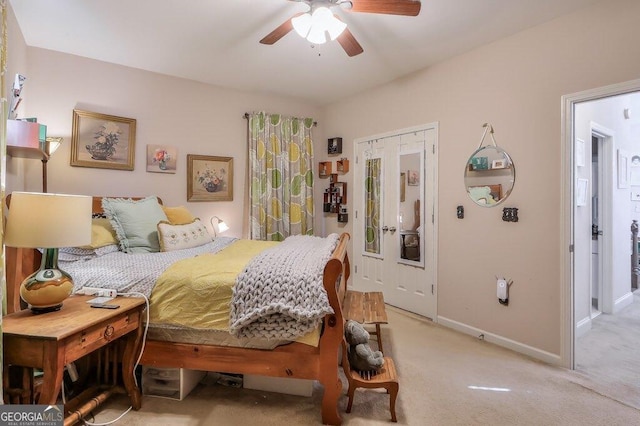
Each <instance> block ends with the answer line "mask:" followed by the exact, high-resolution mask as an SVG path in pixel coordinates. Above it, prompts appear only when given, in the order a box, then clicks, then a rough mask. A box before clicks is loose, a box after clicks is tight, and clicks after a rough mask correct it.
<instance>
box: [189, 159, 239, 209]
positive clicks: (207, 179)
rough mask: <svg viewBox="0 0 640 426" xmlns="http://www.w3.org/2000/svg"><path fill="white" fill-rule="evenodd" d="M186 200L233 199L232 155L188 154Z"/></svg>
mask: <svg viewBox="0 0 640 426" xmlns="http://www.w3.org/2000/svg"><path fill="white" fill-rule="evenodd" d="M187 201H233V157H213V156H210V155H194V154H188V155H187Z"/></svg>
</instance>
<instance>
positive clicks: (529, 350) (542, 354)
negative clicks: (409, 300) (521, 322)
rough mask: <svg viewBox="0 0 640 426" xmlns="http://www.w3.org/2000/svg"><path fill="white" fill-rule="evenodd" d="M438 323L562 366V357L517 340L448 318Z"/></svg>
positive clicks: (439, 318)
mask: <svg viewBox="0 0 640 426" xmlns="http://www.w3.org/2000/svg"><path fill="white" fill-rule="evenodd" d="M438 323H439V324H440V325H443V326H445V327H449V328H452V329H454V330H456V331H460V332H462V333H464V334H469V335H471V336H474V337H478V336H479V335H481V334H484V340H486V341H487V342H490V343H493V344H495V345H498V346H502V347H503V348H507V349H511V350H512V351H515V352H519V353H521V354H524V355H527V356H530V357H531V358H535V359H538V360H540V361H544V362H546V363H548V364H552V365H558V366H562V359H561V357H560V355H557V354H552V353H550V352H546V351H543V350H540V349H537V348H534V347H532V346H529V345H525V344H523V343H520V342H516V341H515V340H511V339H507V338H506V337H502V336H499V335H497V334H493V333H489V332H487V331H485V330H481V329H479V328H475V327H471V326H469V325H467V324H463V323H461V322H458V321H454V320H452V319H449V318H446V317H442V316H438Z"/></svg>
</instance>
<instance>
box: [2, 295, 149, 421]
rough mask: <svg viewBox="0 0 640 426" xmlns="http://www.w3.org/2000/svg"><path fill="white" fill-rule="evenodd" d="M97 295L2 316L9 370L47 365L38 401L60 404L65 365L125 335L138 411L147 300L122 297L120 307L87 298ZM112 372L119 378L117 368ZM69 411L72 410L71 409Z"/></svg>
mask: <svg viewBox="0 0 640 426" xmlns="http://www.w3.org/2000/svg"><path fill="white" fill-rule="evenodd" d="M92 298H93V297H91V296H71V297H69V298H68V299H66V300H65V301H64V304H63V305H62V308H61V309H60V310H59V311H55V312H48V313H45V314H41V315H34V314H33V313H32V312H31V311H30V310H24V311H20V312H16V313H13V314H10V315H7V316H5V317H4V318H3V319H2V332H3V336H2V339H3V363H4V370H5V374H6V371H7V370H8V368H7V367H8V366H20V367H30V368H40V369H42V370H43V383H42V389H41V392H40V396H39V398H38V401H37V402H38V404H55V403H56V401H57V399H58V395H59V394H60V387H61V385H62V377H63V373H64V366H65V365H67V364H69V363H71V362H74V361H76V360H77V359H79V358H81V357H83V356H85V355H88V354H90V353H92V352H94V351H96V350H98V349H100V348H102V347H105V346H107V345H108V344H109V343H112V342H115V341H116V340H118V339H121V341H124V342H123V343H124V344H125V346H124V352H123V356H122V380H123V383H124V387H125V389H126V392H127V393H128V395H129V398H130V399H131V404H132V406H133V408H134V409H136V410H137V409H139V408H140V404H141V396H140V389H139V388H138V386H137V385H136V383H135V380H134V376H133V368H134V365H135V362H136V358H137V356H138V354H139V350H140V340H141V337H142V312H143V310H144V308H145V302H144V299H142V298H128V297H118V298H116V299H114V300H113V301H112V302H111V303H112V304H116V305H120V307H119V308H118V309H97V308H91V306H90V305H89V304H88V303H86V302H87V300H90V299H92ZM113 352H114V353H115V352H116V351H115V350H114V351H113ZM111 375H112V376H114V377H115V373H114V374H111ZM65 408H67V407H65ZM74 408H75V407H74ZM65 411H67V413H65V414H68V408H67V409H65ZM65 424H66V422H65Z"/></svg>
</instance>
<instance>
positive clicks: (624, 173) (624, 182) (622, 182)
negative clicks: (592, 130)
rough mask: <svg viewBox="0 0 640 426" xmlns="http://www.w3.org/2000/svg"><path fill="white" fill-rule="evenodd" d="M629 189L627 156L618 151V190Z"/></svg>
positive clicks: (622, 151)
mask: <svg viewBox="0 0 640 426" xmlns="http://www.w3.org/2000/svg"><path fill="white" fill-rule="evenodd" d="M628 187H629V154H627V153H626V152H625V151H624V150H622V149H619V150H618V188H619V189H624V188H628Z"/></svg>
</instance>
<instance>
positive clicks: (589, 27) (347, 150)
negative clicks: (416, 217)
mask: <svg viewBox="0 0 640 426" xmlns="http://www.w3.org/2000/svg"><path fill="white" fill-rule="evenodd" d="M637 16H640V2H637V1H635V0H613V1H604V2H602V3H600V4H597V5H595V6H594V7H590V8H587V9H584V10H582V11H580V12H578V13H575V14H572V15H569V16H566V17H563V18H561V19H558V20H555V21H552V22H550V23H547V24H544V25H541V26H538V27H534V28H531V29H529V30H526V31H524V32H522V33H519V34H517V35H514V36H512V37H508V38H505V39H503V40H500V41H498V42H495V43H492V44H490V45H487V46H485V47H482V48H479V49H476V50H473V51H471V52H468V53H466V54H464V55H461V56H458V57H456V58H453V59H451V60H448V61H446V62H444V63H441V64H439V65H436V66H433V67H431V68H428V69H425V70H423V71H421V72H419V73H416V74H414V75H412V76H409V77H407V78H404V79H401V80H398V81H395V82H393V83H391V84H388V85H384V86H381V87H379V88H376V89H374V90H370V91H367V92H365V93H362V94H360V95H357V96H354V97H351V98H349V99H346V100H344V101H341V102H337V103H335V104H332V105H329V106H327V107H326V108H323V109H318V108H315V107H312V106H310V104H306V103H304V102H299V101H295V100H292V99H286V98H279V97H266V96H260V95H254V94H251V93H243V92H238V91H233V90H227V89H223V88H218V87H213V86H208V85H203V84H199V83H195V82H191V81H186V80H180V79H175V78H170V77H166V76H162V75H158V74H152V73H148V72H144V71H139V70H134V69H129V68H125V67H120V66H115V65H109V64H105V63H101V62H97V61H93V60H88V59H83V58H78V57H74V56H70V55H65V54H60V53H54V52H50V51H45V50H41V49H33V48H29V49H25V48H24V46H23V45H22V46H20V45H19V46H17V47H16V49H17V50H18V52H17V53H18V54H20V50H23V51H26V53H27V55H26V57H27V59H28V61H27V63H28V68H27V69H28V77H29V80H28V85H29V86H28V94H29V99H28V103H27V108H28V110H27V111H26V114H28V115H29V114H30V115H34V116H37V117H38V118H39V119H40V121H42V122H43V123H46V124H47V125H48V133H49V135H51V136H62V137H64V138H65V143H64V145H63V147H62V148H61V150H60V151H59V152H57V153H56V155H55V156H54V158H53V159H52V160H51V162H50V169H49V175H50V181H49V182H50V183H49V185H50V191H52V192H53V191H58V192H73V193H85V194H102V195H146V194H149V193H156V194H158V195H160V196H161V197H162V198H163V199H165V201H166V203H167V204H170V205H176V204H186V176H185V168H186V160H185V155H186V154H187V153H193V154H210V155H225V156H233V157H234V159H235V182H236V184H235V188H234V191H235V196H234V201H233V202H230V203H224V202H223V203H191V204H189V208H190V209H192V210H193V211H194V212H195V213H196V214H197V215H200V216H202V217H204V218H208V217H209V216H210V215H212V214H216V215H219V216H222V217H224V218H225V220H227V222H228V223H229V225H230V226H231V228H232V232H231V234H232V235H240V234H241V223H240V221H241V215H242V208H243V205H242V192H243V189H244V178H243V176H244V172H243V167H244V165H245V162H246V155H245V138H246V123H245V122H244V121H243V120H242V119H241V117H242V114H243V113H244V112H245V111H251V110H267V111H271V112H280V113H285V114H292V115H310V116H313V117H315V118H316V119H318V121H319V122H320V126H319V127H318V129H317V131H316V133H315V135H316V141H317V143H316V152H317V154H318V155H317V158H316V159H317V160H323V159H325V158H327V156H326V137H333V136H341V137H342V138H343V156H345V155H346V156H348V157H351V156H352V152H353V145H352V142H353V140H354V139H356V138H361V137H366V136H368V135H373V134H379V133H385V132H389V131H392V130H394V129H399V128H404V127H411V126H416V125H420V124H425V123H430V122H435V121H437V122H439V123H440V135H439V153H438V155H439V201H438V202H439V210H438V221H439V230H438V232H439V246H438V252H439V253H438V257H439V264H438V312H439V316H440V317H441V319H443V320H445V319H447V320H449V321H454V322H458V323H460V324H463V325H466V326H468V327H472V328H475V329H479V330H484V331H486V332H487V333H491V334H494V335H497V336H501V338H503V339H506V340H512V341H514V342H516V343H518V344H521V345H524V346H527V347H532V348H534V349H535V350H537V351H541V352H546V353H550V354H552V355H553V354H556V355H557V354H559V353H560V330H561V327H562V324H561V318H560V294H561V288H560V286H561V276H560V235H559V233H560V223H561V212H560V201H561V200H560V197H561V188H560V177H561V172H562V169H561V160H560V157H561V152H562V147H561V139H560V134H561V123H560V107H561V102H560V100H561V96H562V95H564V94H569V93H574V92H577V91H581V90H586V89H589V88H593V87H598V86H603V85H607V84H612V83H616V82H621V81H627V80H631V79H634V78H638V77H639V76H640V44H638V43H637V40H639V39H640V27H639V26H638V25H637V19H636V17H637ZM13 48H14V46H13V44H10V49H13ZM26 93H27V92H26V91H25V94H26ZM73 108H83V109H88V110H91V111H97V112H103V113H108V114H114V115H119V116H124V117H132V118H136V119H137V120H138V133H137V141H136V163H135V171H133V172H126V171H114V170H101V169H89V168H80V167H70V166H69V154H70V151H69V149H70V136H71V114H72V110H73ZM485 122H490V123H492V124H493V126H494V128H495V131H496V133H495V137H496V139H497V142H498V144H499V145H500V146H502V147H503V148H504V149H506V150H507V151H508V152H509V153H510V154H511V156H512V158H513V160H514V162H515V166H516V168H517V176H516V184H515V188H514V191H513V193H512V195H511V197H510V198H509V199H508V200H507V201H506V203H504V206H507V207H518V208H519V209H520V211H519V213H520V222H518V223H508V222H503V221H502V220H501V217H502V210H501V208H493V209H491V208H481V207H478V206H475V205H473V204H472V202H471V201H470V200H469V199H468V198H467V195H466V193H465V190H464V184H463V170H464V166H465V163H466V161H467V157H468V156H469V155H470V154H471V153H472V152H473V151H474V150H475V148H476V147H477V144H478V142H479V139H480V136H481V134H482V127H481V126H482V124H483V123H485ZM158 143H166V144H172V145H176V146H177V147H178V149H179V155H180V161H179V163H178V173H177V174H176V175H162V174H154V173H147V172H145V168H144V160H143V159H144V152H145V147H146V144H158ZM332 160H335V158H332ZM9 161H13V160H9ZM334 163H335V161H334ZM11 167H13V166H9V167H8V168H9V169H10V170H11ZM27 168H28V170H27V171H28V175H27V178H26V180H25V184H24V188H22V187H20V185H23V184H22V183H20V179H21V177H20V175H19V174H16V175H14V176H9V177H8V185H9V188H8V189H9V190H11V189H28V190H39V189H40V187H39V182H40V180H39V179H40V175H39V172H40V165H39V163H37V162H34V161H32V162H30V163H29V164H28V165H27ZM344 178H345V179H347V181H348V182H349V183H350V184H353V173H349V174H347V175H346V176H345V177H344ZM12 183H13V184H15V185H14V186H13V188H12V186H11V185H12ZM324 186H325V185H324V182H321V184H320V185H318V189H317V191H318V194H320V193H321V192H322V190H323V189H324ZM317 200H318V202H317V206H316V209H317V211H318V212H320V213H319V214H318V216H319V217H323V216H324V215H323V214H322V213H321V211H322V209H321V198H320V197H318V198H317ZM459 204H462V205H464V206H465V209H466V215H465V219H464V220H458V219H457V218H456V206H457V205H459ZM349 207H350V209H351V208H352V206H349ZM349 213H350V214H352V213H353V212H352V210H350V212H349ZM350 226H351V225H350V223H349V224H347V225H346V226H345V225H342V224H337V222H336V218H335V215H329V216H327V219H326V220H325V221H323V223H322V227H318V230H319V231H320V232H319V233H323V234H326V233H328V232H333V231H341V230H350V229H351V228H350ZM496 275H499V276H504V277H506V278H510V279H513V281H514V284H513V287H512V288H511V299H510V304H509V306H508V307H505V306H502V305H500V304H499V303H498V301H497V299H496V294H495V293H496V292H495V276H496ZM524 346H523V347H524Z"/></svg>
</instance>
